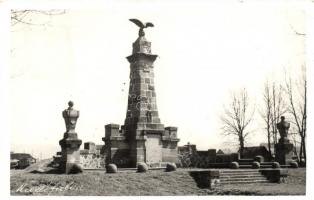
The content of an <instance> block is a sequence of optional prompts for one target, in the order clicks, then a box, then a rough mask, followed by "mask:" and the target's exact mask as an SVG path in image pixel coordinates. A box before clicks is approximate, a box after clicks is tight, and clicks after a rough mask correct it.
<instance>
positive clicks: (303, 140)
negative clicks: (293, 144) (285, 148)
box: [301, 137, 306, 163]
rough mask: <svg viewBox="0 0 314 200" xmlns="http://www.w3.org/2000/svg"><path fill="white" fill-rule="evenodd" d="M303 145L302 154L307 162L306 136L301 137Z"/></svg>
mask: <svg viewBox="0 0 314 200" xmlns="http://www.w3.org/2000/svg"><path fill="white" fill-rule="evenodd" d="M301 145H302V151H303V152H302V154H303V158H304V162H305V163H306V148H305V137H302V138H301Z"/></svg>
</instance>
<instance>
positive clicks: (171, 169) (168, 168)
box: [166, 163, 177, 172]
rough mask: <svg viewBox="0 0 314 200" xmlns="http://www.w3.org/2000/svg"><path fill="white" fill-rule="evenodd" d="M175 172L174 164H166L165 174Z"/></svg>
mask: <svg viewBox="0 0 314 200" xmlns="http://www.w3.org/2000/svg"><path fill="white" fill-rule="evenodd" d="M176 170H177V166H176V164H175V163H167V165H166V172H172V171H176Z"/></svg>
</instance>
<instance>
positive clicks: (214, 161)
mask: <svg viewBox="0 0 314 200" xmlns="http://www.w3.org/2000/svg"><path fill="white" fill-rule="evenodd" d="M238 160H239V155H238V153H231V154H217V155H215V158H213V157H211V156H208V155H200V154H198V153H193V154H189V153H183V154H180V155H179V163H178V164H177V165H178V166H179V167H182V168H190V167H196V168H228V167H229V164H230V163H231V162H234V161H238Z"/></svg>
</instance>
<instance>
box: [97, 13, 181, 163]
mask: <svg viewBox="0 0 314 200" xmlns="http://www.w3.org/2000/svg"><path fill="white" fill-rule="evenodd" d="M130 21H132V22H133V23H135V24H136V25H137V26H139V28H140V29H139V33H138V38H137V40H136V41H135V42H134V43H133V51H132V55H130V56H128V57H127V60H128V61H129V63H130V85H129V96H128V105H127V112H126V118H125V122H124V125H123V126H121V128H120V126H119V125H118V124H108V125H106V126H105V137H104V138H103V141H104V142H105V151H106V153H107V162H106V163H108V162H109V163H115V164H116V165H118V167H135V166H136V165H137V163H139V162H145V163H146V164H147V165H149V166H150V167H154V166H156V167H158V166H161V165H162V164H165V165H166V163H169V162H177V156H178V155H177V143H178V141H179V139H178V138H177V127H166V128H165V127H164V125H163V124H162V123H161V121H160V118H159V115H158V109H157V103H156V91H155V85H154V61H155V60H156V58H157V55H155V54H152V51H151V42H149V41H148V40H147V39H146V38H145V32H144V28H147V27H154V25H153V24H152V23H150V22H148V23H145V24H143V23H142V22H141V21H139V20H137V19H130Z"/></svg>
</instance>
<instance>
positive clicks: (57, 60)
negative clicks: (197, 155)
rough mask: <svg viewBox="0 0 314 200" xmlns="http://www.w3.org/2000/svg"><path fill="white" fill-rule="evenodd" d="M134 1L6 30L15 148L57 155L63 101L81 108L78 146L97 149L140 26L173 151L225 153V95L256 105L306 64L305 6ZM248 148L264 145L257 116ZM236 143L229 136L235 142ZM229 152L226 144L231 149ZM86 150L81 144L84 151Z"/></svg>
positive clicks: (122, 88) (123, 85)
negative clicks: (236, 94) (189, 148)
mask: <svg viewBox="0 0 314 200" xmlns="http://www.w3.org/2000/svg"><path fill="white" fill-rule="evenodd" d="M136 2H137V3H134V1H133V2H131V1H129V2H128V3H125V4H123V3H120V4H114V3H111V4H107V5H103V6H97V8H96V6H94V7H95V8H85V9H68V10H66V13H65V14H62V15H56V16H51V17H48V16H43V15H39V14H34V15H30V17H31V18H32V22H33V23H40V24H41V23H43V24H44V25H39V26H29V25H24V24H17V25H15V26H13V27H12V29H11V45H12V46H11V62H10V71H9V74H10V77H9V86H10V87H9V91H10V93H9V97H10V107H9V109H10V121H11V127H10V133H11V138H10V139H11V150H13V151H16V152H24V151H25V152H29V153H34V154H35V156H37V157H38V156H40V153H41V152H42V157H51V156H52V155H53V154H55V152H56V151H59V150H60V146H59V144H58V141H59V140H60V139H61V138H62V137H63V133H64V132H65V124H64V120H63V118H62V114H61V112H62V111H63V110H64V109H66V108H67V102H68V101H69V100H73V101H74V108H75V109H77V110H80V114H81V115H80V118H79V119H78V122H77V127H76V131H77V133H78V136H79V138H80V139H82V140H83V142H87V141H93V142H95V143H96V144H103V142H102V141H101V138H102V137H104V125H105V124H108V123H117V124H123V122H124V119H125V115H126V108H127V97H128V86H129V72H130V69H129V63H128V62H127V60H126V58H125V57H127V56H129V55H130V54H131V52H132V43H133V42H134V41H135V40H136V39H137V35H138V28H137V27H136V26H135V25H134V24H133V23H131V22H129V21H128V19H130V18H138V19H140V20H142V21H144V22H145V21H149V22H152V23H154V25H155V27H154V28H148V29H146V30H145V32H146V38H147V39H148V40H149V41H151V42H152V51H153V53H154V54H158V55H159V57H158V59H157V60H156V62H155V68H154V70H155V88H156V92H157V106H158V110H159V117H160V119H161V122H162V123H163V124H164V125H165V126H177V127H178V137H179V138H180V139H181V141H180V143H179V145H184V144H186V143H187V142H190V143H193V144H196V145H197V148H198V149H202V150H206V149H209V148H217V149H218V148H228V147H232V145H230V144H229V143H230V142H231V141H232V140H231V139H230V138H226V137H223V136H222V135H221V130H220V127H221V123H220V120H219V115H220V114H221V113H222V112H223V105H224V104H228V102H229V101H230V100H231V99H230V93H231V92H232V91H236V90H239V89H241V88H243V87H245V88H247V90H248V93H249V96H250V99H251V101H252V104H255V105H257V107H259V106H260V104H261V99H262V91H263V83H264V81H265V80H266V79H267V78H270V79H273V80H278V81H281V79H282V77H283V75H284V69H286V70H288V71H289V72H292V73H295V72H297V71H298V69H300V67H301V65H302V64H304V63H305V55H304V54H305V40H304V39H305V37H304V36H299V35H296V34H295V31H298V32H302V33H305V31H306V29H305V11H304V10H303V9H302V6H301V4H295V3H294V4H293V3H292V4H289V3H276V4H270V3H268V4H257V3H251V4H250V3H238V2H236V1H235V2H234V3H230V4H218V3H215V4H214V3H201V2H203V1H200V2H199V3H192V1H190V2H191V3H178V2H175V1H172V3H161V2H159V1H154V3H150V4H147V3H146V4H145V3H141V2H142V1H136ZM254 117H255V123H253V124H252V126H251V127H250V129H252V130H255V132H254V135H252V136H251V137H250V138H249V141H248V142H249V143H248V144H249V145H259V143H261V142H266V136H265V134H263V133H262V132H263V127H262V124H261V122H260V117H259V113H258V111H256V115H255V116H254ZM236 142H237V140H236V139H235V138H234V143H235V144H236ZM229 145H230V146H229ZM81 148H83V146H81Z"/></svg>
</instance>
